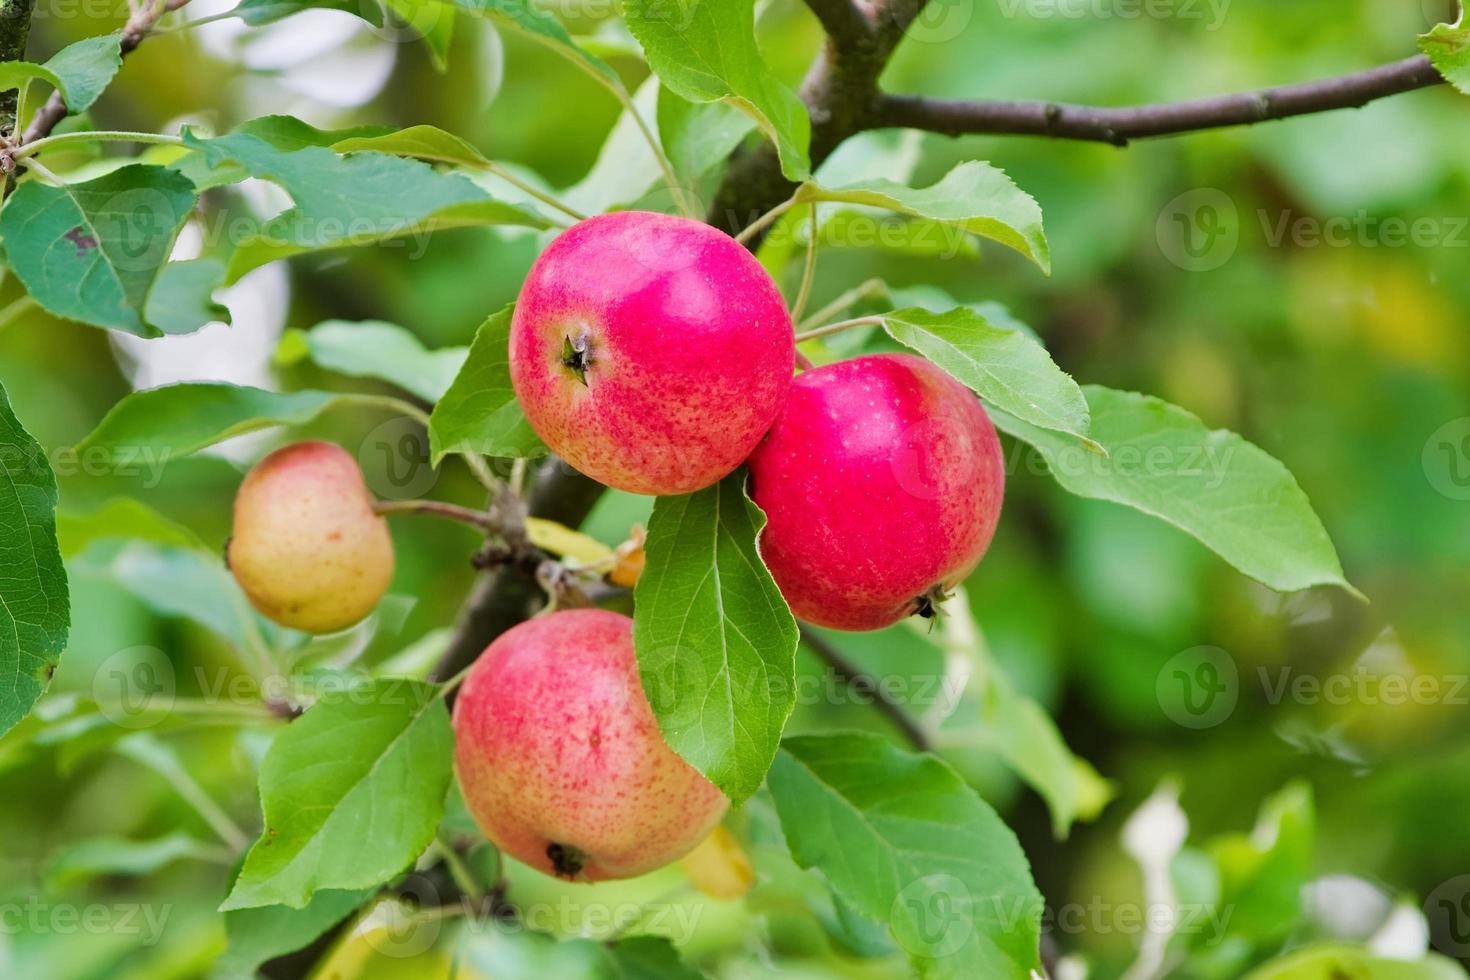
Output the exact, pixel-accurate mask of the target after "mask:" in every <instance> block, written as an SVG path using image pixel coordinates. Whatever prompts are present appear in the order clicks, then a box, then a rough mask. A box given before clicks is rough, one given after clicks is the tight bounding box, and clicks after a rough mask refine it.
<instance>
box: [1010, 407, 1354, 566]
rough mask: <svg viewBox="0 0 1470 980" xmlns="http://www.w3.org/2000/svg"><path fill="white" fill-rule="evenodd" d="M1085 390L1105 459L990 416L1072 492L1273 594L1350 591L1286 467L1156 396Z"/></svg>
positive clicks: (1318, 523) (1092, 432)
mask: <svg viewBox="0 0 1470 980" xmlns="http://www.w3.org/2000/svg"><path fill="white" fill-rule="evenodd" d="M1083 392H1084V393H1085V394H1086V396H1087V402H1088V406H1089V407H1090V408H1091V412H1092V427H1091V429H1090V430H1089V435H1090V436H1091V438H1092V439H1094V440H1096V441H1097V442H1098V443H1099V444H1101V445H1102V447H1103V448H1104V449H1105V450H1106V451H1107V455H1106V456H1103V455H1101V454H1097V453H1089V452H1087V450H1085V449H1083V448H1082V447H1080V446H1078V445H1077V444H1076V443H1075V442H1074V441H1072V440H1068V439H1065V438H1063V437H1060V436H1057V435H1055V434H1053V433H1049V432H1046V431H1043V430H1041V429H1038V428H1037V427H1036V426H1034V425H1031V424H1030V423H1028V422H1023V421H1021V420H1020V419H1017V418H1013V417H1010V416H1008V415H1006V414H1005V413H1003V412H994V413H992V417H993V418H994V420H995V423H996V425H997V426H998V427H999V428H1000V429H1002V430H1003V431H1005V432H1009V433H1010V434H1011V435H1013V436H1015V437H1016V438H1018V439H1022V440H1024V441H1026V442H1028V443H1030V444H1031V445H1032V446H1034V447H1035V448H1036V450H1037V451H1038V452H1040V453H1041V455H1042V457H1043V458H1044V459H1045V460H1046V463H1047V467H1048V468H1049V469H1050V471H1051V475H1052V476H1053V477H1054V478H1055V479H1056V481H1057V482H1058V483H1059V484H1061V486H1062V487H1063V489H1065V490H1068V491H1070V492H1072V493H1075V494H1077V495H1079V496H1083V497H1091V498H1093V499H1097V500H1108V501H1112V502H1113V503H1118V504H1124V505H1126V506H1129V507H1133V508H1136V509H1138V510H1141V511H1143V512H1144V513H1146V514H1152V515H1153V516H1154V517H1158V518H1160V519H1162V520H1165V521H1167V522H1169V523H1170V524H1173V525H1174V526H1175V527H1178V528H1179V529H1180V530H1182V531H1185V532H1186V533H1188V534H1191V535H1193V536H1194V537H1195V538H1198V539H1199V540H1200V541H1201V542H1203V543H1204V544H1205V545H1206V546H1207V547H1209V548H1210V549H1211V550H1212V551H1214V552H1215V553H1217V554H1218V555H1220V557H1222V558H1224V559H1225V560H1226V561H1228V562H1229V563H1230V564H1232V565H1234V566H1235V567H1236V568H1238V569H1240V570H1241V571H1242V572H1244V573H1245V574H1247V575H1249V576H1250V577H1251V578H1254V579H1256V580H1258V581H1260V582H1262V583H1264V584H1266V585H1269V586H1270V587H1271V588H1273V589H1278V590H1280V591H1283V592H1290V591H1294V590H1297V589H1306V588H1311V587H1312V586H1314V585H1336V586H1339V587H1341V588H1345V589H1350V590H1351V589H1352V586H1351V585H1349V584H1348V582H1347V579H1345V578H1344V577H1343V574H1342V566H1341V565H1340V564H1339V563H1338V560H1337V552H1336V550H1335V549H1334V548H1333V547H1332V542H1331V540H1329V539H1328V537H1327V532H1326V530H1324V529H1323V527H1322V522H1321V521H1320V520H1318V519H1317V515H1316V514H1315V513H1314V512H1313V511H1312V506H1311V504H1310V503H1309V502H1308V501H1307V497H1306V494H1304V493H1303V492H1302V490H1301V488H1300V487H1299V486H1297V483H1296V480H1295V479H1293V478H1292V476H1291V474H1290V473H1288V472H1287V470H1286V467H1284V466H1282V465H1281V464H1280V463H1279V462H1277V461H1276V460H1275V459H1273V458H1272V457H1270V456H1269V455H1267V454H1266V453H1265V452H1263V451H1262V450H1260V449H1259V448H1257V447H1256V446H1253V445H1251V444H1250V443H1248V442H1246V441H1245V440H1244V439H1242V438H1240V436H1238V435H1236V434H1234V433H1233V432H1223V431H1219V430H1215V431H1210V430H1208V429H1206V428H1205V426H1204V424H1203V423H1201V422H1200V420H1199V419H1197V418H1195V417H1194V416H1193V415H1191V414H1189V413H1188V412H1186V411H1184V410H1183V409H1181V408H1178V407H1176V406H1174V405H1170V404H1168V403H1167V402H1163V401H1160V400H1159V399H1157V398H1151V397H1149V396H1147V395H1139V394H1134V393H1131V392H1122V391H1113V390H1112V389H1109V388H1101V387H1098V386H1096V385H1088V386H1085V387H1084V388H1083Z"/></svg>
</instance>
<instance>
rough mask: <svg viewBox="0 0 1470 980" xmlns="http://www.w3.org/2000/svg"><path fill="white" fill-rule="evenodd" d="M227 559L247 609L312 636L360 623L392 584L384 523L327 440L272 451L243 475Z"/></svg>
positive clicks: (345, 459)
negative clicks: (250, 607)
mask: <svg viewBox="0 0 1470 980" xmlns="http://www.w3.org/2000/svg"><path fill="white" fill-rule="evenodd" d="M227 557H228V559H229V564H230V571H231V573H233V574H234V576H235V581H237V582H239V583H240V588H241V589H243V590H244V592H245V595H246V596H247V597H248V598H249V599H250V602H251V603H252V604H253V605H254V606H255V608H256V609H259V610H260V611H261V613H263V614H264V615H265V616H267V617H269V618H270V619H272V620H274V621H275V622H277V623H280V624H281V625H283V626H290V627H293V628H295V629H299V630H306V631H308V632H311V633H331V632H334V631H336V630H340V629H345V628H346V627H348V626H351V625H352V624H353V623H355V622H357V621H358V620H360V619H362V618H363V617H364V616H366V615H367V614H368V613H370V612H372V610H373V607H374V606H376V605H377V604H378V600H379V599H381V598H382V597H383V593H384V592H386V591H387V590H388V584H389V582H391V581H392V579H393V539H392V538H391V537H390V536H389V535H388V524H387V522H386V521H384V520H383V519H382V518H381V517H379V516H378V515H377V513H376V512H374V510H373V495H372V494H371V493H369V492H368V488H367V485H366V484H365V483H364V482H363V479H362V470H360V469H358V466H357V460H355V459H353V458H352V455H351V454H350V453H348V452H347V451H346V450H345V449H343V448H342V447H341V446H334V445H332V444H331V443H328V442H299V443H296V444H295V445H292V446H286V447H285V448H283V449H278V450H276V451H275V452H273V453H271V454H270V455H269V456H267V457H266V458H265V459H263V460H261V461H260V462H259V463H256V464H255V466H254V468H252V469H251V470H250V472H249V473H247V474H246V475H245V479H244V481H243V482H242V483H241V484H240V489H239V492H238V493H237V494H236V495H235V527H234V533H233V535H232V536H231V538H230V543H229V548H228V554H227Z"/></svg>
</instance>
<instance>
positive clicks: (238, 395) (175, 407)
mask: <svg viewBox="0 0 1470 980" xmlns="http://www.w3.org/2000/svg"><path fill="white" fill-rule="evenodd" d="M340 405H380V406H384V407H387V408H397V409H400V410H401V409H403V408H404V407H406V406H404V405H403V403H401V402H398V401H396V400H395V399H392V398H383V397H378V396H374V395H356V394H346V393H337V392H330V391H289V392H282V391H266V390H265V389H263V388H248V387H245V386H243V385H230V384H217V383H205V384H176V385H165V386H163V387H161V388H149V389H146V390H144V391H135V392H133V393H132V394H131V395H128V396H127V397H126V398H124V399H123V400H122V401H120V402H118V403H117V404H116V405H114V406H113V407H112V410H111V411H109V412H108V413H107V414H106V415H105V416H104V417H103V419H102V421H101V422H99V423H98V424H97V428H95V429H93V430H92V433H91V434H90V435H88V436H87V437H86V438H85V439H83V440H82V441H81V442H80V443H78V444H77V451H78V452H86V451H87V450H89V449H93V448H101V449H106V450H108V451H109V453H110V454H111V455H112V457H113V458H114V459H115V460H118V461H119V462H128V461H133V462H135V463H136V462H139V461H141V462H143V463H148V464H152V465H163V464H164V463H166V462H167V461H168V460H171V459H176V458H178V457H180V456H187V455H189V454H190V453H194V452H198V451H199V450H201V449H204V448H205V447H206V446H212V445H214V444H215V443H217V442H221V441H223V440H225V439H229V438H231V437H232V436H238V435H244V434H245V433H247V432H256V431H258V430H260V429H267V428H270V427H272V426H276V425H301V424H303V423H306V422H310V421H311V420H312V419H314V418H316V417H317V416H318V415H320V414H321V413H322V412H324V411H326V410H327V409H328V408H334V407H337V406H340Z"/></svg>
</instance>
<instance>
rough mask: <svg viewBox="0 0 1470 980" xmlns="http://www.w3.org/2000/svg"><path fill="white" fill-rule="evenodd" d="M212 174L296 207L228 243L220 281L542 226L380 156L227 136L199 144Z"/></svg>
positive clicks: (511, 207) (459, 182) (470, 189)
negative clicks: (506, 227) (418, 243)
mask: <svg viewBox="0 0 1470 980" xmlns="http://www.w3.org/2000/svg"><path fill="white" fill-rule="evenodd" d="M184 139H185V142H186V143H188V145H190V146H192V147H195V148H197V149H199V150H201V151H202V152H203V154H204V157H205V161H206V162H207V163H208V164H209V165H210V167H212V168H217V167H220V166H224V165H228V164H235V165H238V166H239V167H241V168H243V169H244V171H245V172H246V173H248V174H249V175H250V176H252V177H258V178H260V179H262V180H268V181H270V182H272V183H274V184H277V185H279V186H280V187H281V188H283V189H284V190H285V191H286V193H288V194H289V195H291V199H292V200H293V201H295V202H296V206H295V207H294V208H292V209H290V210H288V211H286V212H284V213H282V214H279V215H277V216H276V217H274V218H272V219H271V220H270V221H268V222H266V223H265V225H263V226H262V227H261V229H260V230H259V232H258V233H256V234H254V235H252V236H250V237H247V238H245V239H244V240H243V241H240V242H238V243H236V246H235V251H234V254H233V255H232V256H231V257H230V264H229V271H228V276H227V280H228V281H229V282H234V281H236V280H238V279H239V278H240V277H241V276H243V275H244V274H245V273H247V272H249V271H250V270H251V269H254V268H257V267H259V266H262V265H265V264H266V263H268V262H273V261H275V260H277V259H284V258H289V257H290V256H293V255H300V254H302V253H304V252H312V251H318V250H322V249H335V248H346V247H351V246H361V245H370V244H375V243H378V242H382V241H386V240H389V239H394V238H403V237H405V236H420V235H426V234H428V233H430V232H433V231H437V230H440V229H444V228H459V227H467V226H473V225H488V224H510V225H521V226H525V227H529V228H548V227H550V222H548V221H547V220H546V219H545V218H543V217H541V216H540V215H539V214H536V213H535V212H533V211H530V210H527V209H525V208H522V207H520V206H519V205H515V204H510V203H508V202H506V201H499V200H496V199H494V198H492V197H491V196H490V195H489V194H487V193H486V192H485V191H484V190H483V189H481V188H479V187H477V186H476V185H475V184H473V183H472V182H471V181H469V180H468V179H467V178H466V177H464V176H463V175H462V174H453V173H440V172H438V171H436V170H435V169H434V168H433V167H431V166H429V165H428V164H426V163H423V162H421V161H418V160H410V159H405V158H403V157H397V156H389V155H388V154H385V153H373V152H359V153H352V154H349V155H347V156H341V155H339V154H337V153H334V152H333V151H331V150H328V149H324V148H322V147H319V146H306V147H302V148H300V149H296V150H290V151H283V150H281V149H279V148H277V147H276V146H273V145H272V144H271V143H269V142H267V141H266V140H265V139H263V138H261V137H259V136H256V135H252V134H250V133H247V132H235V133H231V134H230V135H228V136H221V137H219V138H217V139H209V140H204V139H199V138H198V137H196V136H193V135H192V134H190V133H189V132H188V131H185V134H184Z"/></svg>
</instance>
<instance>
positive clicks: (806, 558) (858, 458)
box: [750, 354, 1005, 630]
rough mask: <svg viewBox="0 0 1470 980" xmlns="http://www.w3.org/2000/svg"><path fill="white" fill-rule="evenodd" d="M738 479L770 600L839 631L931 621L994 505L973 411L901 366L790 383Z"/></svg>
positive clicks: (865, 365)
mask: <svg viewBox="0 0 1470 980" xmlns="http://www.w3.org/2000/svg"><path fill="white" fill-rule="evenodd" d="M750 474H751V481H752V484H753V495H754V499H755V502H756V503H757V504H759V505H760V506H761V509H762V510H764V511H765V512H766V515H767V517H768V518H769V523H768V524H767V525H766V529H765V532H764V534H763V535H762V537H761V553H762V555H763V556H764V557H765V560H766V565H767V566H769V567H770V569H771V575H772V576H773V577H774V578H775V580H776V584H777V585H778V586H780V588H781V593H782V595H784V596H785V597H786V601H787V602H789V603H790V604H791V609H792V611H793V612H795V614H796V615H797V616H798V617H799V618H801V619H804V620H806V621H807V622H809V623H814V624H816V625H818V626H828V627H831V628H833V629H843V630H872V629H880V628H882V627H884V626H890V625H892V624H893V623H896V622H898V621H899V620H901V619H903V618H904V617H906V616H910V615H913V614H915V613H917V614H920V615H924V616H933V615H934V614H935V612H936V606H937V603H938V602H940V601H941V600H942V598H943V596H944V595H945V594H946V593H947V592H948V591H949V590H951V589H953V588H954V587H955V586H957V585H958V584H959V583H960V582H961V581H962V580H963V579H964V578H965V577H966V576H967V575H969V574H970V572H971V571H972V570H974V568H975V566H976V565H977V564H979V562H980V559H981V558H982V557H983V556H984V554H985V549H986V548H987V547H989V545H990V538H991V536H992V535H993V534H994V533H995V525H996V522H997V520H998V519H999V517H1000V505H1001V498H1002V497H1003V496H1004V493H1005V471H1004V461H1003V458H1002V456H1001V448H1000V440H999V439H997V438H996V435H995V428H994V427H993V426H992V425H991V423H990V418H989V417H988V416H987V415H986V414H985V410H984V409H983V408H981V407H980V402H979V400H978V399H977V398H976V397H975V395H974V393H973V392H971V391H970V390H969V389H968V388H966V387H965V386H964V385H962V384H960V383H959V382H958V381H956V380H955V379H954V378H952V377H950V376H949V375H948V374H946V373H945V372H944V371H942V370H941V369H940V368H938V367H936V366H935V365H933V364H931V363H930V362H928V361H926V360H923V359H922V358H918V357H913V356H910V355H907V354H883V355H878V356H873V357H860V358H857V359H855V360H850V361H842V362H839V363H836V364H830V365H827V366H826V367H821V368H817V369H816V370H813V371H807V372H806V373H804V374H802V375H801V376H800V377H799V378H797V379H796V382H795V384H793V385H792V388H791V394H790V396H789V397H788V398H787V401H786V405H785V407H784V408H783V409H782V411H781V415H780V417H779V418H778V419H777V421H776V424H775V426H774V427H773V428H772V429H771V432H770V434H769V435H768V436H767V437H766V439H765V441H763V442H762V443H761V444H760V446H759V448H757V449H756V451H755V453H754V455H753V456H752V457H751V459H750Z"/></svg>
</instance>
